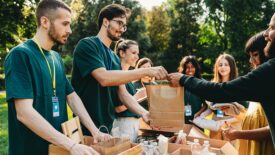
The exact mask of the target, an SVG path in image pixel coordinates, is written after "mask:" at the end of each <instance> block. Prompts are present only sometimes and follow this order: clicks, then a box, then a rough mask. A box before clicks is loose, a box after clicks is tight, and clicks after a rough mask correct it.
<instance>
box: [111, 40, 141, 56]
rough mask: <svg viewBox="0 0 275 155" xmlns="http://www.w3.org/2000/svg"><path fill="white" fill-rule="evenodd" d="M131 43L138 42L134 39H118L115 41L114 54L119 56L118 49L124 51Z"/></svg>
mask: <svg viewBox="0 0 275 155" xmlns="http://www.w3.org/2000/svg"><path fill="white" fill-rule="evenodd" d="M131 45H137V46H138V43H137V42H136V41H134V40H128V39H127V40H124V39H120V40H119V41H117V43H116V45H115V52H116V54H117V55H118V56H119V57H120V53H119V51H123V52H126V50H127V49H128V48H130V47H131Z"/></svg>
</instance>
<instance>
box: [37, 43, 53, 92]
mask: <svg viewBox="0 0 275 155" xmlns="http://www.w3.org/2000/svg"><path fill="white" fill-rule="evenodd" d="M33 41H34V42H35V44H36V45H37V46H38V48H39V50H40V52H41V53H42V55H43V57H44V59H45V60H46V63H47V65H48V69H49V72H50V75H51V78H52V86H53V94H54V96H56V81H55V80H56V79H55V78H56V75H55V65H54V58H53V55H52V54H51V52H50V55H51V57H52V62H53V74H52V69H51V66H50V64H49V61H48V60H47V58H46V56H45V54H44V52H43V50H42V48H41V47H40V45H39V44H38V42H37V41H36V39H35V38H33Z"/></svg>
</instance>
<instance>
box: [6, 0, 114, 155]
mask: <svg viewBox="0 0 275 155" xmlns="http://www.w3.org/2000/svg"><path fill="white" fill-rule="evenodd" d="M49 11H50V13H49ZM37 19H38V28H37V32H36V34H35V36H34V38H33V39H29V40H27V41H25V42H24V43H22V44H20V45H18V46H16V47H14V48H13V49H12V50H11V51H10V53H9V54H8V55H7V57H6V59H5V81H6V92H7V102H8V123H9V126H8V130H9V154H10V155H22V154H24V155H25V154H26V155H27V154H28V155H47V154H48V145H49V144H50V143H53V144H55V145H58V146H60V147H62V148H64V149H66V150H68V151H69V152H70V154H77V153H80V154H83V153H84V152H89V153H90V154H92V153H93V154H96V153H97V152H96V151H94V150H93V149H92V148H90V147H87V146H85V145H82V144H77V143H76V142H75V141H73V140H71V139H69V138H68V137H66V136H65V135H63V134H62V133H61V123H63V122H65V121H67V120H68V117H67V106H66V101H68V104H69V106H70V107H71V109H72V111H73V112H75V114H76V115H78V116H79V117H80V119H81V121H82V122H84V125H85V126H87V127H88V128H89V131H90V132H92V134H93V135H94V136H95V138H96V139H97V140H105V139H109V138H110V136H107V135H106V134H104V133H100V132H98V129H97V128H96V126H95V125H94V124H93V122H92V120H91V118H90V117H89V115H88V113H87V111H86V110H85V108H84V106H83V104H82V102H81V100H80V99H79V97H78V96H77V95H76V93H75V92H74V90H73V88H72V86H71V85H70V83H69V82H68V80H67V78H66V76H65V74H64V64H63V62H62V59H61V57H60V55H59V54H58V53H57V52H55V51H53V50H51V48H52V46H53V45H54V44H55V43H59V44H64V43H65V42H66V40H67V37H68V36H69V34H70V33H71V29H70V22H71V10H70V9H69V7H68V6H67V5H66V4H64V3H63V2H61V1H57V0H51V1H48V0H44V1H41V2H40V3H39V4H38V7H37ZM64 23H67V24H64ZM56 29H58V31H55V30H56Z"/></svg>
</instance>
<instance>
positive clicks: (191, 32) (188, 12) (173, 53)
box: [161, 0, 202, 71]
mask: <svg viewBox="0 0 275 155" xmlns="http://www.w3.org/2000/svg"><path fill="white" fill-rule="evenodd" d="M168 3H169V4H170V8H169V15H170V18H171V33H170V41H169V45H168V49H167V50H166V51H165V53H164V55H163V56H162V58H161V59H162V62H163V65H164V66H165V67H166V69H167V70H168V71H176V69H177V67H178V64H179V61H180V59H181V58H182V57H183V56H185V55H190V54H192V55H197V53H198V52H199V51H198V49H199V44H198V41H199V37H198V32H199V24H198V19H199V18H200V16H201V15H202V8H201V5H200V3H201V1H200V0H174V1H169V2H168Z"/></svg>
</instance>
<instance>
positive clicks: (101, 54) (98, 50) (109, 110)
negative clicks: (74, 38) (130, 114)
mask: <svg viewBox="0 0 275 155" xmlns="http://www.w3.org/2000/svg"><path fill="white" fill-rule="evenodd" d="M98 68H106V69H107V70H121V64H120V60H119V58H118V56H117V55H116V54H115V53H114V52H112V51H110V49H108V48H107V47H106V46H105V45H103V44H102V43H101V41H100V40H99V38H98V37H87V38H84V39H82V40H80V41H79V42H78V44H77V45H76V48H75V51H74V60H73V72H72V85H73V87H74V88H75V91H76V93H77V94H78V95H79V97H80V98H81V100H82V101H83V103H84V106H85V108H86V109H87V111H88V113H89V115H90V116H91V118H92V120H93V121H94V123H95V125H96V126H97V127H100V126H102V125H104V126H106V127H107V128H108V130H109V131H111V129H112V124H113V121H114V118H115V110H114V105H113V101H116V100H117V99H118V95H117V89H118V87H116V86H115V87H103V86H101V85H100V83H99V82H98V81H97V80H96V79H95V78H94V77H93V76H92V75H91V72H93V71H94V70H95V69H98ZM82 128H83V133H84V134H85V135H90V132H89V131H88V130H87V129H86V128H85V127H84V126H83V125H82ZM101 131H103V132H107V131H105V130H101Z"/></svg>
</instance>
